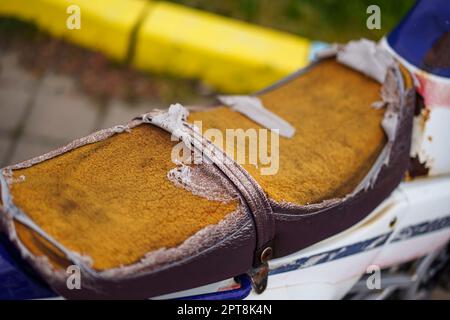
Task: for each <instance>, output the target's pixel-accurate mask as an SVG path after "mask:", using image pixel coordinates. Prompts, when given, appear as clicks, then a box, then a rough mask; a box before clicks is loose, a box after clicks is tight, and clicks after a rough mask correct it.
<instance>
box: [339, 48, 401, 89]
mask: <svg viewBox="0 0 450 320" xmlns="http://www.w3.org/2000/svg"><path fill="white" fill-rule="evenodd" d="M336 59H337V61H338V62H340V63H342V64H344V65H347V66H349V67H351V68H353V69H355V70H358V71H360V72H362V73H364V74H365V75H367V76H368V77H371V78H372V79H375V80H376V81H378V82H379V83H383V82H384V80H385V79H386V74H387V71H388V69H389V68H390V67H392V66H393V65H394V63H395V61H394V58H393V57H392V56H391V55H390V54H389V53H388V52H387V51H386V50H384V49H383V48H382V47H381V46H379V45H378V44H376V43H375V42H373V41H369V40H367V39H361V40H359V41H350V42H349V43H348V44H347V45H345V46H342V47H339V49H338V50H337V57H336Z"/></svg>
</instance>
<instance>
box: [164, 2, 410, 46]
mask: <svg viewBox="0 0 450 320" xmlns="http://www.w3.org/2000/svg"><path fill="white" fill-rule="evenodd" d="M169 1H171V2H176V3H180V4H184V5H188V6H191V7H194V8H198V9H202V10H206V11H211V12H214V13H217V14H220V15H224V16H228V17H233V18H236V19H240V20H244V21H248V22H251V23H256V24H259V25H262V26H266V27H270V28H274V29H278V30H284V31H288V32H291V33H294V34H297V35H300V36H305V37H307V38H310V39H315V40H323V41H329V42H336V41H337V42H345V41H348V40H351V39H357V38H361V37H365V38H370V39H374V40H378V39H379V38H381V37H382V36H383V35H384V34H386V33H388V32H389V31H390V30H391V29H392V28H393V27H394V26H395V25H396V24H397V23H398V22H399V21H400V19H401V18H402V17H403V16H404V15H405V14H406V12H408V10H409V8H411V6H412V5H413V4H414V2H415V0H169ZM371 4H376V5H378V6H380V9H381V30H368V29H367V28H366V19H367V17H368V14H367V13H366V9H367V7H368V6H369V5H371Z"/></svg>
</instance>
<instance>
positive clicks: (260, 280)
mask: <svg viewBox="0 0 450 320" xmlns="http://www.w3.org/2000/svg"><path fill="white" fill-rule="evenodd" d="M187 115H188V111H187V110H186V109H185V108H184V107H183V106H181V105H179V104H177V105H171V106H170V108H169V110H168V111H166V112H165V113H162V112H161V111H159V112H157V113H154V112H152V113H147V114H145V115H142V121H144V122H146V123H149V124H153V125H155V126H157V127H160V128H162V129H164V130H166V131H168V132H170V133H171V134H173V135H175V136H176V137H177V138H179V139H181V140H182V141H183V142H184V143H185V144H186V146H187V147H188V148H190V149H191V150H193V149H195V150H197V151H198V152H201V154H202V155H203V157H204V159H203V161H205V160H206V161H209V162H211V163H213V164H214V165H215V166H216V167H217V168H218V169H219V170H220V172H222V174H223V175H224V176H225V177H226V178H227V179H228V180H229V181H230V182H231V183H232V185H233V186H234V187H235V189H236V190H237V192H238V193H239V195H240V196H241V198H242V200H243V202H244V204H245V205H246V206H247V208H248V211H249V212H250V213H251V216H252V219H253V222H254V226H255V232H256V247H255V251H254V256H253V269H252V270H250V271H249V274H250V275H251V276H252V279H253V280H254V285H255V289H256V291H257V292H262V291H264V289H265V286H266V283H267V275H268V264H267V261H268V260H270V259H271V258H272V256H273V239H274V237H275V220H274V215H273V211H272V207H271V205H270V202H269V199H268V198H267V196H266V194H265V192H264V190H263V189H262V187H261V186H260V185H259V184H258V183H257V182H256V180H255V179H254V178H253V177H252V176H251V175H250V174H249V173H248V172H247V171H246V170H245V169H244V168H243V167H242V166H241V165H239V164H238V163H237V162H236V161H234V160H233V159H232V158H230V157H229V156H228V155H227V154H226V153H225V152H224V151H223V150H222V149H220V148H219V147H217V146H216V145H215V144H214V143H212V142H211V141H209V140H208V139H206V138H205V137H204V136H203V135H201V134H200V133H199V132H198V130H197V129H196V128H195V127H194V126H193V125H192V124H190V123H188V122H187V121H186V118H187Z"/></svg>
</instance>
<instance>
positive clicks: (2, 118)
mask: <svg viewBox="0 0 450 320" xmlns="http://www.w3.org/2000/svg"><path fill="white" fill-rule="evenodd" d="M154 107H155V102H152V101H143V102H139V103H134V104H130V103H127V102H125V101H120V100H114V101H111V102H108V103H101V102H99V101H94V100H93V99H92V98H89V97H88V96H86V95H85V94H83V93H82V92H81V91H80V90H79V89H78V88H77V85H76V83H75V81H74V80H73V79H72V78H71V77H70V76H64V75H57V74H53V73H51V72H50V71H49V72H47V73H45V74H43V75H40V76H35V75H33V74H31V73H30V72H29V71H27V70H25V69H24V68H23V67H21V66H20V65H19V63H18V62H17V57H16V56H15V55H14V54H13V53H5V52H1V51H0V167H4V166H6V165H10V164H14V163H17V162H20V161H23V160H27V159H30V158H32V157H34V156H37V155H40V154H43V153H45V152H48V151H50V150H52V149H55V148H57V147H59V146H62V145H64V144H66V143H68V142H70V141H72V140H73V139H76V138H79V137H82V136H85V135H87V134H89V133H91V132H94V131H96V130H98V129H101V128H106V127H111V126H113V125H116V124H120V123H125V122H127V121H129V120H130V119H131V118H133V117H134V116H136V115H138V114H141V113H144V112H147V111H149V110H151V109H153V108H154Z"/></svg>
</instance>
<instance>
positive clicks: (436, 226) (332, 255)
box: [269, 216, 450, 275]
mask: <svg viewBox="0 0 450 320" xmlns="http://www.w3.org/2000/svg"><path fill="white" fill-rule="evenodd" d="M448 227H450V216H446V217H443V218H440V219H436V220H431V221H427V222H424V223H420V224H417V225H413V226H409V227H405V228H403V229H401V230H400V231H399V232H398V234H397V235H396V236H395V237H394V239H392V240H391V241H389V243H393V242H398V241H404V240H408V239H411V238H413V237H416V236H420V235H423V234H426V233H430V232H433V231H438V230H441V229H444V228H448ZM391 234H392V232H389V233H385V234H383V235H380V236H377V237H374V238H371V239H368V240H364V241H361V242H357V243H353V244H350V245H348V246H344V247H340V248H337V249H334V250H330V251H325V252H322V253H318V254H315V255H312V256H310V257H303V258H300V259H297V260H295V261H294V262H291V263H288V264H285V265H282V266H280V267H276V268H274V269H272V270H270V273H269V275H275V274H279V273H284V272H289V271H294V270H298V269H305V268H309V267H312V266H316V265H319V264H322V263H326V262H331V261H334V260H338V259H342V258H345V257H348V256H351V255H354V254H358V253H361V252H365V251H369V250H372V249H375V248H378V247H380V246H382V245H384V244H385V243H386V241H388V239H389V237H390V236H391Z"/></svg>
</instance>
